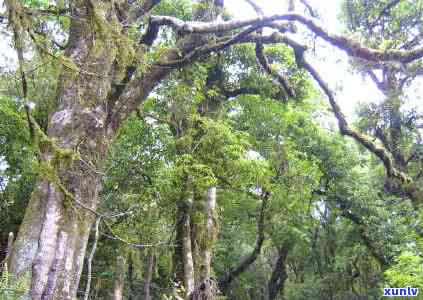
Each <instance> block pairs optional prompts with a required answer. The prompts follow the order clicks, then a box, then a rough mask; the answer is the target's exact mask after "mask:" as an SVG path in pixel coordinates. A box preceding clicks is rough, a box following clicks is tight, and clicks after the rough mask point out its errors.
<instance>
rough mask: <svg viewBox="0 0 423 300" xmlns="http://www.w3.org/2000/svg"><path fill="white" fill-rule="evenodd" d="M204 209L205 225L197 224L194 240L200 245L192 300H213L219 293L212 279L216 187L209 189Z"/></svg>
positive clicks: (215, 235) (215, 227)
mask: <svg viewBox="0 0 423 300" xmlns="http://www.w3.org/2000/svg"><path fill="white" fill-rule="evenodd" d="M204 202H205V205H204V209H203V211H202V212H201V214H202V215H203V216H204V224H195V225H196V226H195V227H197V229H198V230H197V232H196V234H195V237H194V239H195V240H196V243H197V244H198V245H199V246H198V248H199V254H198V255H197V256H196V261H195V265H196V269H197V270H196V271H197V273H198V274H196V275H197V280H196V281H197V285H196V287H195V290H194V291H193V293H192V294H191V295H190V299H192V300H212V299H214V296H215V294H216V292H217V288H216V285H217V284H216V282H214V280H213V279H212V276H211V275H212V274H211V261H212V252H213V245H214V242H215V241H216V238H217V223H216V187H209V188H208V189H207V196H206V199H205V201H204Z"/></svg>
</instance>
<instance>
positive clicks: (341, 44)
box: [151, 13, 423, 63]
mask: <svg viewBox="0 0 423 300" xmlns="http://www.w3.org/2000/svg"><path fill="white" fill-rule="evenodd" d="M274 21H297V22H299V23H301V24H303V25H305V26H306V27H307V28H308V29H309V30H311V31H312V32H313V33H315V34H316V35H317V36H319V37H321V38H322V39H324V40H325V41H327V42H329V43H330V44H332V45H333V46H336V47H337V48H339V49H341V50H344V51H345V52H347V53H348V54H349V55H350V56H352V57H357V58H361V59H365V60H369V61H375V62H379V61H399V62H402V63H409V62H411V61H414V60H417V59H420V58H422V57H423V47H420V48H418V49H414V50H409V51H404V50H394V49H392V50H379V49H371V48H367V47H365V46H363V45H362V44H360V43H358V42H356V41H354V40H352V39H350V38H347V37H344V36H340V35H335V34H330V33H328V32H327V31H326V30H325V29H323V28H322V27H320V26H319V25H317V24H316V23H315V22H314V21H312V20H310V19H308V18H306V17H304V16H302V15H299V14H294V13H288V14H275V15H271V16H258V17H255V18H250V19H244V20H231V21H222V22H185V21H182V20H180V19H178V18H175V17H169V16H152V17H151V22H152V23H156V24H158V25H160V26H162V25H166V26H170V27H173V28H174V29H176V30H178V31H180V32H183V33H203V34H205V33H217V32H220V33H221V32H227V31H231V30H234V29H238V28H242V27H246V26H262V27H264V26H269V27H271V25H272V24H271V23H272V22H274Z"/></svg>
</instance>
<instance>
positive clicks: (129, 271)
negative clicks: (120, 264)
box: [128, 253, 135, 300]
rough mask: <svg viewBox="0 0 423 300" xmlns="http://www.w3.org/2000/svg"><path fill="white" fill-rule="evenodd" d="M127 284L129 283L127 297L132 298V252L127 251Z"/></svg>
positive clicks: (133, 291) (133, 289)
mask: <svg viewBox="0 0 423 300" xmlns="http://www.w3.org/2000/svg"><path fill="white" fill-rule="evenodd" d="M128 285H129V296H128V299H129V300H132V299H134V293H135V288H134V261H133V259H132V253H129V257H128Z"/></svg>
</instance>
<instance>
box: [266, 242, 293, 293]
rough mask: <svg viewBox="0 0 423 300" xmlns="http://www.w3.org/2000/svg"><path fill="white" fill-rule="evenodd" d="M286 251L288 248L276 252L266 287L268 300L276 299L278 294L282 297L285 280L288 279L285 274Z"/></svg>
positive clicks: (284, 247)
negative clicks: (275, 259) (276, 255)
mask: <svg viewBox="0 0 423 300" xmlns="http://www.w3.org/2000/svg"><path fill="white" fill-rule="evenodd" d="M288 251H289V248H288V247H287V246H283V247H281V248H280V249H279V250H278V259H277V261H276V265H275V267H274V268H273V272H272V276H271V277H270V281H269V283H268V285H267V287H268V295H269V300H274V299H276V297H277V296H278V295H279V294H282V295H283V289H284V285H285V280H286V279H287V278H288V275H287V272H286V257H287V255H288Z"/></svg>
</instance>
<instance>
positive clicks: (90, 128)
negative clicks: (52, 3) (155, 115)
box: [10, 1, 115, 299]
mask: <svg viewBox="0 0 423 300" xmlns="http://www.w3.org/2000/svg"><path fill="white" fill-rule="evenodd" d="M71 9H72V15H73V18H72V22H71V29H70V37H69V46H68V48H67V50H66V52H65V56H66V58H64V61H67V63H66V64H65V63H64V66H65V67H64V69H63V72H62V74H61V76H60V79H59V86H58V95H57V110H56V112H55V113H54V114H53V115H52V116H51V118H50V121H49V128H48V131H47V136H48V137H47V136H45V135H44V134H43V133H42V132H40V130H39V128H35V135H34V144H35V147H38V149H39V155H38V156H39V157H38V159H39V166H40V168H39V176H38V179H37V182H36V185H35V188H34V191H33V193H32V195H31V199H30V200H29V204H28V206H27V209H26V212H25V217H24V220H23V222H22V224H21V227H20V229H19V233H18V236H17V239H16V241H15V243H14V247H13V251H12V253H11V258H10V262H11V264H10V268H11V272H12V274H13V275H15V276H16V277H17V278H21V277H22V276H24V275H25V276H26V278H28V280H29V282H28V285H29V286H30V293H31V297H32V299H74V298H75V296H76V292H77V287H78V283H79V279H80V275H81V271H82V266H83V259H84V256H85V251H86V246H87V241H88V236H89V232H90V228H91V226H92V224H93V221H94V219H95V218H94V215H93V214H92V212H90V211H89V210H88V209H82V206H81V205H79V204H82V205H83V206H85V207H86V208H89V209H96V204H97V193H98V187H99V181H100V178H99V175H98V174H99V173H100V172H99V171H98V170H101V169H102V165H103V162H104V158H105V154H106V151H107V145H108V143H109V140H110V137H111V132H110V130H107V129H106V128H107V126H105V124H106V116H107V111H106V110H107V107H106V106H105V105H104V103H106V101H105V100H106V97H107V94H108V92H109V91H110V87H111V81H110V79H109V78H110V76H109V74H110V72H111V69H112V65H113V61H114V54H113V53H115V51H114V50H113V49H114V47H115V46H114V44H113V43H112V42H109V41H105V40H102V39H101V38H100V37H98V36H97V34H96V33H95V27H94V25H93V24H92V22H91V17H92V16H91V14H90V12H89V8H88V7H86V6H85V4H84V2H82V1H81V2H79V1H74V2H73V6H72V8H71ZM107 13H108V12H107V11H106V12H105V14H106V15H107ZM69 62H72V67H69V64H70V63H69ZM66 65H67V67H66ZM93 74H96V75H93ZM33 126H35V127H36V124H33ZM77 203H79V204H77Z"/></svg>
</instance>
